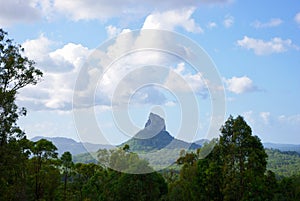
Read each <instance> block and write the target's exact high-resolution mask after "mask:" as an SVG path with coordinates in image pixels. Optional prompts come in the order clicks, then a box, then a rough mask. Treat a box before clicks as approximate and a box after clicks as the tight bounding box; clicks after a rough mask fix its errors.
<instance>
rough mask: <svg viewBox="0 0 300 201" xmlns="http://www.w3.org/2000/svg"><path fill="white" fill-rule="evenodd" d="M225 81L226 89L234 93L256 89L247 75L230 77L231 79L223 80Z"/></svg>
mask: <svg viewBox="0 0 300 201" xmlns="http://www.w3.org/2000/svg"><path fill="white" fill-rule="evenodd" d="M225 83H226V85H227V90H228V91H231V92H233V93H236V94H241V93H245V92H251V91H254V90H256V87H255V86H254V85H253V81H252V80H251V79H250V78H249V77H247V76H243V77H232V78H231V79H228V80H225Z"/></svg>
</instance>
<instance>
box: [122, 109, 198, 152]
mask: <svg viewBox="0 0 300 201" xmlns="http://www.w3.org/2000/svg"><path fill="white" fill-rule="evenodd" d="M125 144H128V145H129V147H130V150H131V151H134V152H149V151H155V150H161V149H193V150H194V149H197V148H200V147H201V145H199V144H196V143H188V142H185V141H183V140H178V139H176V138H174V137H173V136H171V135H170V134H169V132H168V131H166V125H165V120H164V119H163V118H161V117H160V116H159V115H157V114H154V113H150V115H149V119H148V121H147V122H146V124H145V127H144V129H142V130H140V131H139V132H138V133H137V134H136V135H135V136H134V137H133V138H131V139H130V140H128V141H126V142H124V143H123V144H121V145H120V146H123V145H125Z"/></svg>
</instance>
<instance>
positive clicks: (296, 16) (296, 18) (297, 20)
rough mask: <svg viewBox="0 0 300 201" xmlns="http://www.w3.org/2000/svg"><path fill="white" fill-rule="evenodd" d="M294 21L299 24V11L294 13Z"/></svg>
mask: <svg viewBox="0 0 300 201" xmlns="http://www.w3.org/2000/svg"><path fill="white" fill-rule="evenodd" d="M294 19H295V21H296V22H297V23H298V24H300V12H299V13H297V14H296V15H295V18H294Z"/></svg>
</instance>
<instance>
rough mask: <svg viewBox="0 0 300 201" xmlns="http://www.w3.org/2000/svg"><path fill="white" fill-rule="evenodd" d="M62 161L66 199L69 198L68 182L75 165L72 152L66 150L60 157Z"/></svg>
mask: <svg viewBox="0 0 300 201" xmlns="http://www.w3.org/2000/svg"><path fill="white" fill-rule="evenodd" d="M60 160H61V162H62V168H63V175H64V200H67V183H68V179H69V176H70V175H71V171H72V168H73V166H74V164H73V161H72V154H71V153H70V152H68V151H67V152H64V153H63V154H62V156H61V158H60Z"/></svg>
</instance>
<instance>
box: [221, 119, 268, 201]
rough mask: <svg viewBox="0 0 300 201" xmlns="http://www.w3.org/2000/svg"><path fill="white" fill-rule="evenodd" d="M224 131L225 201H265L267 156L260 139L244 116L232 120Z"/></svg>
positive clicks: (222, 157) (222, 130)
mask: <svg viewBox="0 0 300 201" xmlns="http://www.w3.org/2000/svg"><path fill="white" fill-rule="evenodd" d="M220 131H221V136H220V142H219V146H220V156H221V159H222V163H223V169H222V170H223V174H222V175H223V187H222V193H223V195H224V200H264V198H263V197H262V196H263V195H264V192H263V191H264V174H265V171H266V164H267V161H266V158H267V155H266V153H265V150H264V147H263V145H262V143H261V142H260V140H259V138H258V137H257V136H252V131H251V128H250V126H248V125H247V123H246V122H245V120H244V119H243V117H241V116H238V117H237V118H236V119H234V118H233V117H232V116H230V117H229V118H228V120H227V121H226V122H225V125H224V126H222V127H221V129H220Z"/></svg>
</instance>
